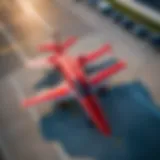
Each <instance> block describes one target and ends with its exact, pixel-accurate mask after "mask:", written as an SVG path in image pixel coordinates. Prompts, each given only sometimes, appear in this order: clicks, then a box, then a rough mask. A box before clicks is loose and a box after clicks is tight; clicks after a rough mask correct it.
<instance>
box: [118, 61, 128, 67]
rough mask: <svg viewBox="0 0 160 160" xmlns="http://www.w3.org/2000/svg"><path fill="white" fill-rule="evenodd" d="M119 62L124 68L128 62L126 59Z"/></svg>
mask: <svg viewBox="0 0 160 160" xmlns="http://www.w3.org/2000/svg"><path fill="white" fill-rule="evenodd" d="M118 64H119V65H120V66H121V67H123V68H125V67H127V63H126V62H124V61H119V62H118Z"/></svg>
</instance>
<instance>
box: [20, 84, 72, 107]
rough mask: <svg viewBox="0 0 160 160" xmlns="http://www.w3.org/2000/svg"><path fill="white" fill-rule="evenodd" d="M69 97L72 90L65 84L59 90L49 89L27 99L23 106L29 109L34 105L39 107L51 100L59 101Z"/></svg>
mask: <svg viewBox="0 0 160 160" xmlns="http://www.w3.org/2000/svg"><path fill="white" fill-rule="evenodd" d="M69 95H71V90H70V88H69V87H68V85H67V84H66V83H65V84H61V85H60V86H58V87H57V88H53V89H49V90H47V91H44V92H42V93H40V94H39V95H37V96H33V97H31V98H28V99H25V100H24V101H23V102H22V106H23V107H25V108H29V107H31V106H33V105H38V104H40V103H43V102H46V101H50V100H57V99H59V98H61V97H62V98H63V97H65V96H69Z"/></svg>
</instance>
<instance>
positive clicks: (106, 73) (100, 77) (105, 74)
mask: <svg viewBox="0 0 160 160" xmlns="http://www.w3.org/2000/svg"><path fill="white" fill-rule="evenodd" d="M124 68H126V63H124V62H122V61H120V62H117V63H115V64H113V65H112V66H110V67H108V68H107V69H105V70H103V71H101V72H99V73H98V74H97V75H95V76H93V77H92V78H91V83H92V85H97V84H99V83H100V82H102V81H104V80H105V79H107V78H109V77H110V76H112V75H114V74H115V73H116V72H119V71H121V70H122V69H124Z"/></svg>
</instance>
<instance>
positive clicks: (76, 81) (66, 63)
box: [56, 56, 111, 135]
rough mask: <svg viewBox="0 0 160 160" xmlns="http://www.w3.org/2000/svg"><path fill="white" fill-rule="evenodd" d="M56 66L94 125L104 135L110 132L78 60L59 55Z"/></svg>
mask: <svg viewBox="0 0 160 160" xmlns="http://www.w3.org/2000/svg"><path fill="white" fill-rule="evenodd" d="M56 67H57V68H58V69H59V70H60V72H61V73H62V74H63V76H64V77H65V80H66V81H67V82H68V85H69V87H70V88H71V89H72V91H73V92H75V96H76V97H77V99H78V100H79V102H80V104H81V105H82V106H83V108H84V109H85V111H86V112H87V114H88V116H89V118H91V120H92V121H93V122H94V124H95V125H96V127H97V128H98V129H99V130H100V131H101V132H103V133H104V134H105V135H109V134H110V132H111V131H110V128H109V124H108V122H107V121H106V120H105V117H104V115H103V113H102V111H101V108H100V105H99V104H98V102H97V98H96V96H95V95H94V94H93V92H92V90H91V88H90V84H89V81H88V80H87V78H86V76H85V73H84V72H83V70H82V69H81V66H80V64H79V62H78V61H75V60H73V59H72V58H70V57H66V56H63V57H61V56H60V57H58V58H57V65H56Z"/></svg>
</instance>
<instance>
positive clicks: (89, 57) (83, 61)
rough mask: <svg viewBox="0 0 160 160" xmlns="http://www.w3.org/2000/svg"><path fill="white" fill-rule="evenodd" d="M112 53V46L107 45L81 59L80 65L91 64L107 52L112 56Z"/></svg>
mask: <svg viewBox="0 0 160 160" xmlns="http://www.w3.org/2000/svg"><path fill="white" fill-rule="evenodd" d="M110 51H111V46H110V45H109V44H105V45H103V46H102V47H101V48H99V49H98V50H97V51H95V52H91V53H89V54H88V55H87V56H82V57H80V63H81V65H85V64H87V63H89V62H92V61H94V60H96V59H97V58H99V57H100V56H102V55H104V54H105V53H106V52H107V53H108V54H111V52H110Z"/></svg>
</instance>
